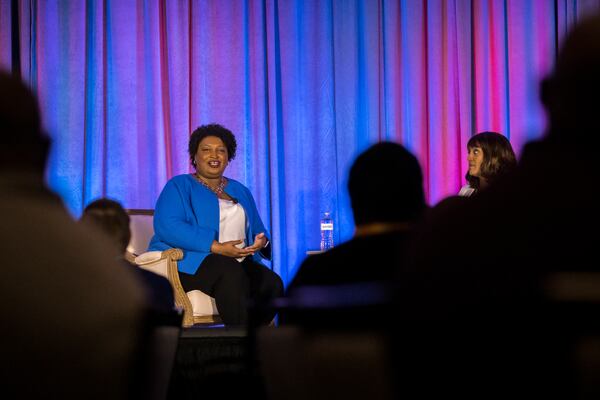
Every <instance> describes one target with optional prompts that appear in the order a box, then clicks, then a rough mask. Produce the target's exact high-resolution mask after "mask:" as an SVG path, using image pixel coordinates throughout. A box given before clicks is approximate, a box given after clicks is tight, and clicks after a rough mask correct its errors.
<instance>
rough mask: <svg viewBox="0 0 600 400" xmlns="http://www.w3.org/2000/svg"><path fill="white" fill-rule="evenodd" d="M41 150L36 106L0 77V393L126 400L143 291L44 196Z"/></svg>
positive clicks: (101, 244) (18, 85) (100, 242)
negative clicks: (2, 260) (1, 255)
mask: <svg viewBox="0 0 600 400" xmlns="http://www.w3.org/2000/svg"><path fill="white" fill-rule="evenodd" d="M48 147H49V140H48V138H47V137H46V136H44V135H43V134H42V132H41V127H40V116H39V111H38V106H37V102H36V99H35V97H34V96H33V94H32V93H31V92H30V91H29V89H27V88H26V87H25V86H24V84H23V83H22V82H20V81H19V80H17V79H16V78H12V77H10V76H9V75H7V74H5V73H1V72H0V220H1V221H2V228H0V251H1V252H2V254H4V263H3V268H2V279H1V280H0V308H1V309H0V321H1V325H2V337H1V340H0V342H1V344H0V348H1V350H0V354H1V359H2V363H1V364H2V367H1V368H2V370H1V371H0V387H2V393H3V395H4V396H8V398H37V397H39V398H82V399H83V398H86V399H89V398H94V399H100V398H102V399H124V398H132V397H133V394H132V392H131V391H132V390H135V388H134V387H133V384H134V382H135V379H134V377H133V374H134V373H135V372H134V371H135V363H136V360H137V354H138V351H137V348H136V346H137V342H138V339H139V334H140V333H141V332H140V326H141V322H142V317H143V315H142V314H143V312H142V311H143V307H144V304H143V301H144V297H143V292H142V288H141V287H140V285H139V284H138V283H137V280H136V279H135V278H134V276H133V274H131V273H115V272H114V271H116V270H117V268H118V265H117V264H116V261H115V259H114V257H113V255H114V252H113V251H112V246H111V244H110V243H109V242H105V239H104V238H102V237H99V236H95V235H94V234H93V233H91V232H88V231H87V230H86V229H84V227H81V226H78V225H77V224H76V223H75V222H74V221H73V220H72V219H71V217H70V216H69V215H68V213H67V212H66V210H65V208H64V206H63V204H62V202H61V200H60V199H59V198H58V197H57V196H56V195H54V194H53V193H51V192H50V191H49V190H48V189H47V188H46V186H45V184H44V167H45V163H46V158H47V154H48ZM113 265H114V267H113Z"/></svg>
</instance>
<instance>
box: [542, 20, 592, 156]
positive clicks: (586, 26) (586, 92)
mask: <svg viewBox="0 0 600 400" xmlns="http://www.w3.org/2000/svg"><path fill="white" fill-rule="evenodd" d="M598 71H600V15H595V16H593V17H591V18H588V19H586V20H583V21H582V22H580V23H578V24H577V25H576V26H575V28H574V29H573V30H572V31H571V33H570V34H569V35H568V36H567V38H566V39H565V41H564V43H563V46H562V48H561V49H560V52H559V54H558V58H557V61H556V66H555V68H554V71H553V73H552V74H551V75H550V77H548V78H547V79H546V80H544V81H543V83H542V90H541V97H542V102H543V103H544V105H545V107H546V109H547V110H548V114H549V120H550V132H549V138H550V139H552V140H557V141H560V142H563V143H566V142H568V143H572V144H574V145H576V144H580V143H582V142H584V143H590V141H592V142H597V141H598V138H599V136H598V135H597V134H596V132H595V131H597V129H598V126H599V123H598V117H597V114H598V105H599V102H600V100H599V99H600V74H599V73H598ZM585 148H587V149H590V150H591V149H594V150H595V146H585ZM584 150H585V149H584Z"/></svg>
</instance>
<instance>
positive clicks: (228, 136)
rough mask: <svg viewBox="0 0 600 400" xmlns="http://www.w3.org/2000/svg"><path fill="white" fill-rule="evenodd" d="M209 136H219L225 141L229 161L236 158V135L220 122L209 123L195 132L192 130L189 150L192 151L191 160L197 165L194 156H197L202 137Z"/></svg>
mask: <svg viewBox="0 0 600 400" xmlns="http://www.w3.org/2000/svg"><path fill="white" fill-rule="evenodd" d="M208 136H214V137H218V138H219V139H221V140H222V141H223V143H224V144H225V147H226V148H227V156H228V157H229V158H228V161H231V160H233V159H234V158H235V150H236V149H237V142H236V141H235V136H234V135H233V133H232V132H231V131H230V130H229V129H227V128H225V127H223V126H221V125H219V124H208V125H202V126H200V127H198V128H196V130H195V131H194V132H192V134H191V136H190V141H189V144H188V152H189V153H190V162H191V163H192V165H193V166H194V167H195V166H196V165H195V162H194V157H195V156H196V152H197V151H198V146H199V145H200V142H201V141H202V139H204V138H205V137H208Z"/></svg>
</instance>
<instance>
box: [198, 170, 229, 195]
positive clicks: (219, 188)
mask: <svg viewBox="0 0 600 400" xmlns="http://www.w3.org/2000/svg"><path fill="white" fill-rule="evenodd" d="M194 176H195V177H196V180H197V181H198V182H200V183H201V184H202V185H203V186H204V187H206V188H208V189H210V190H211V191H212V192H214V193H215V194H216V195H217V197H221V196H222V195H223V192H224V191H225V183H226V181H225V178H223V177H221V180H220V181H219V184H218V185H217V187H216V188H213V187H212V186H210V185H209V184H208V183H206V182H204V180H203V179H202V178H200V177H199V176H198V174H195V175H194Z"/></svg>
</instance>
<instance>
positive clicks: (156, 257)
mask: <svg viewBox="0 0 600 400" xmlns="http://www.w3.org/2000/svg"><path fill="white" fill-rule="evenodd" d="M127 213H128V214H129V218H130V220H131V222H130V228H131V241H130V243H129V246H128V247H127V251H128V252H129V253H130V254H131V255H130V258H132V259H134V260H135V263H136V264H137V265H139V266H140V268H144V269H146V270H149V271H152V272H154V273H156V274H159V275H161V276H164V277H165V278H167V279H168V280H169V282H171V286H173V291H174V293H175V305H176V306H177V307H181V308H182V309H183V326H184V327H188V326H192V325H194V324H217V323H221V318H220V317H219V312H218V310H217V306H216V304H215V299H214V298H212V297H210V296H208V295H207V294H205V293H203V292H201V291H200V290H192V291H190V292H187V293H186V292H185V291H184V290H183V287H182V286H181V281H180V280H179V274H178V269H177V261H179V260H181V259H182V258H183V251H182V250H181V249H169V250H165V251H146V249H147V248H148V243H149V242H150V239H151V238H152V235H154V226H153V219H154V210H139V209H130V210H127Z"/></svg>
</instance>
